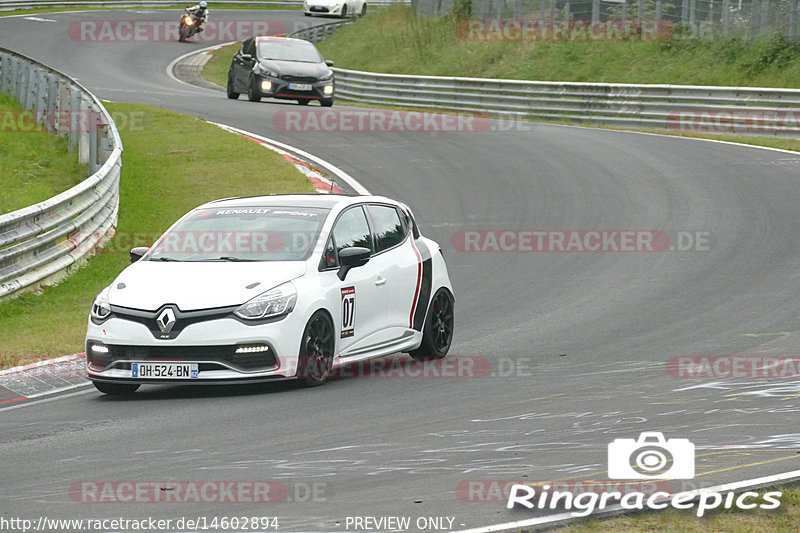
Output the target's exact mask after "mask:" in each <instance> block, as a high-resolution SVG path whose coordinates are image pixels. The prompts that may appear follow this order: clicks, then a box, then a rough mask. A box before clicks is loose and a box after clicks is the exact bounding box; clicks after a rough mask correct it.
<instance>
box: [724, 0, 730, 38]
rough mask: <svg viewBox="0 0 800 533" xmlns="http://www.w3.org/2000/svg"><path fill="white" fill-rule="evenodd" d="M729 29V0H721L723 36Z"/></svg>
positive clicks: (726, 34)
mask: <svg viewBox="0 0 800 533" xmlns="http://www.w3.org/2000/svg"><path fill="white" fill-rule="evenodd" d="M730 31H731V0H722V35H724V36H725V37H727V36H728V34H729V33H730Z"/></svg>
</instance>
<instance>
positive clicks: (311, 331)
mask: <svg viewBox="0 0 800 533" xmlns="http://www.w3.org/2000/svg"><path fill="white" fill-rule="evenodd" d="M335 349H336V337H335V336H334V333H333V323H332V322H331V319H330V318H329V317H328V314H327V313H326V312H325V311H317V312H316V313H314V314H313V315H311V318H309V319H308V324H306V328H305V330H304V331H303V337H302V338H301V339H300V353H299V354H298V356H299V357H298V360H297V378H298V382H299V383H300V385H301V386H303V387H317V386H319V385H322V384H323V383H325V382H326V381H327V380H328V377H329V376H330V374H331V369H332V367H333V352H334V350H335Z"/></svg>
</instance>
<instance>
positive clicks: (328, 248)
mask: <svg viewBox="0 0 800 533" xmlns="http://www.w3.org/2000/svg"><path fill="white" fill-rule="evenodd" d="M336 266H339V261H337V260H336V247H335V246H334V244H333V237H330V238H328V244H327V245H325V255H324V256H323V257H322V268H332V267H336Z"/></svg>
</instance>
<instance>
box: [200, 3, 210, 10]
mask: <svg viewBox="0 0 800 533" xmlns="http://www.w3.org/2000/svg"><path fill="white" fill-rule="evenodd" d="M207 7H208V4H207V3H206V2H200V9H205V8H207Z"/></svg>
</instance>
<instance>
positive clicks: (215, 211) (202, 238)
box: [86, 194, 454, 394]
mask: <svg viewBox="0 0 800 533" xmlns="http://www.w3.org/2000/svg"><path fill="white" fill-rule="evenodd" d="M131 261H132V262H133V264H132V265H131V266H129V267H128V268H126V269H125V270H124V271H123V272H122V273H121V274H120V275H119V276H118V277H117V278H116V279H115V280H114V282H113V283H111V284H110V285H109V286H108V287H106V288H105V289H103V291H102V292H101V293H100V294H99V295H98V296H97V297H96V298H95V300H94V303H93V304H92V308H91V313H90V317H89V323H88V329H87V334H86V361H87V374H88V377H89V379H90V380H92V382H93V383H94V385H95V387H97V389H98V390H100V391H101V392H104V393H108V394H128V393H132V392H134V391H135V390H136V389H137V388H139V386H140V385H141V384H147V383H150V384H159V383H180V384H209V383H248V382H258V381H269V380H276V379H289V378H297V379H299V380H300V382H301V383H302V384H304V385H307V386H313V385H320V384H322V383H324V382H325V381H326V380H327V378H328V376H329V375H330V373H331V371H332V370H333V369H335V368H337V367H339V366H341V365H346V364H349V363H354V362H358V361H362V360H365V359H371V358H375V357H381V356H385V355H389V354H393V353H396V352H407V353H409V354H410V355H411V356H412V357H415V358H418V359H437V358H441V357H444V356H445V355H446V354H447V352H448V350H449V349H450V344H451V342H452V340H453V304H454V297H453V288H452V286H451V284H450V279H449V277H448V273H447V267H446V265H445V262H444V258H443V256H442V253H441V249H440V248H439V245H438V244H436V243H435V242H434V241H432V240H430V239H427V238H425V237H423V236H422V235H420V232H419V229H418V228H417V224H416V222H415V221H414V217H413V215H412V213H411V211H410V210H409V208H408V207H407V206H405V205H404V204H402V203H400V202H396V201H393V200H390V199H388V198H383V197H378V196H350V195H320V194H313V195H273V196H258V197H249V198H231V199H226V200H217V201H214V202H210V203H207V204H204V205H202V206H200V207H198V208H196V209H194V210H192V211H190V212H189V213H188V214H186V215H184V216H183V217H182V218H181V219H180V220H178V221H177V222H176V223H175V224H174V225H173V226H172V227H171V228H169V229H168V230H167V231H166V233H164V234H163V235H162V236H161V237H159V239H158V240H157V241H156V243H154V244H153V246H151V247H150V248H149V249H148V248H134V249H133V250H131Z"/></svg>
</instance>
